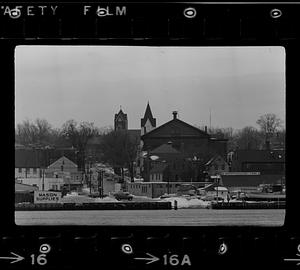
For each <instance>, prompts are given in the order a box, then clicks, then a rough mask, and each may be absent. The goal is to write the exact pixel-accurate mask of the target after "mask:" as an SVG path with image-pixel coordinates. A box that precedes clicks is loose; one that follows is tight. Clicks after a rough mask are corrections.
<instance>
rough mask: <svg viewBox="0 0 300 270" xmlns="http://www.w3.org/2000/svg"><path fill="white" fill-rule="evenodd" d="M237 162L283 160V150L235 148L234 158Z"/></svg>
mask: <svg viewBox="0 0 300 270" xmlns="http://www.w3.org/2000/svg"><path fill="white" fill-rule="evenodd" d="M233 159H237V160H238V161H239V162H285V151H284V150H236V151H235V153H234V158H233Z"/></svg>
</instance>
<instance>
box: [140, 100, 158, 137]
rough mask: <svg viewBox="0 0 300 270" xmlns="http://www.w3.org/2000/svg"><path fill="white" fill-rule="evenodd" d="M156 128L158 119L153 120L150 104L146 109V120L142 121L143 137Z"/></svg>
mask: <svg viewBox="0 0 300 270" xmlns="http://www.w3.org/2000/svg"><path fill="white" fill-rule="evenodd" d="M154 128H156V118H153V115H152V112H151V109H150V105H149V102H148V104H147V107H146V111H145V114H144V118H142V119H141V135H144V134H146V133H148V132H149V131H151V130H152V129H154Z"/></svg>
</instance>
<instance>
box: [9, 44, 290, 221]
mask: <svg viewBox="0 0 300 270" xmlns="http://www.w3.org/2000/svg"><path fill="white" fill-rule="evenodd" d="M285 57H286V54H285V49H284V47H280V46H249V47H248V46H243V47H238V46H232V47H230V46H226V47H225V46H224V47H222V46H220V47H201V46H179V47H176V46H120V45H111V46H108V45H105V46H104V45H99V46H67V45H63V46H62V45H60V46H54V45H53V46H52V45H47V46H42V45H39V46H38V45H20V46H16V49H15V119H14V120H15V223H16V224H17V225H130V226H232V225H238V226H244V225H251V226H282V225H283V224H284V219H285V202H286V196H285V194H286V188H285V183H286V182H285V180H286V179H285V134H286V128H285V125H286V101H285V99H286V95H285V93H286V89H285V88H286V81H285V76H286V74H285V73H286V70H285V69H286V63H285Z"/></svg>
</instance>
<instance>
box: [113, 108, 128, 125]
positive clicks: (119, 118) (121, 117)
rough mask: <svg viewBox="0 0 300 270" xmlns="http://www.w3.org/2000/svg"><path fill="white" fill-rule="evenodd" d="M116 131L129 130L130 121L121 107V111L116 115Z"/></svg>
mask: <svg viewBox="0 0 300 270" xmlns="http://www.w3.org/2000/svg"><path fill="white" fill-rule="evenodd" d="M114 124H115V130H121V129H123V130H127V129H128V119H127V114H126V113H124V112H123V111H122V107H121V106H120V110H119V112H118V113H116V114H115V121H114Z"/></svg>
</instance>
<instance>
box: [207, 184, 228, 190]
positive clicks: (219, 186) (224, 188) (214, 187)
mask: <svg viewBox="0 0 300 270" xmlns="http://www.w3.org/2000/svg"><path fill="white" fill-rule="evenodd" d="M202 190H205V191H217V190H218V191H226V190H227V188H226V187H224V186H221V185H217V183H212V184H210V185H207V186H206V187H204V188H202Z"/></svg>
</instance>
